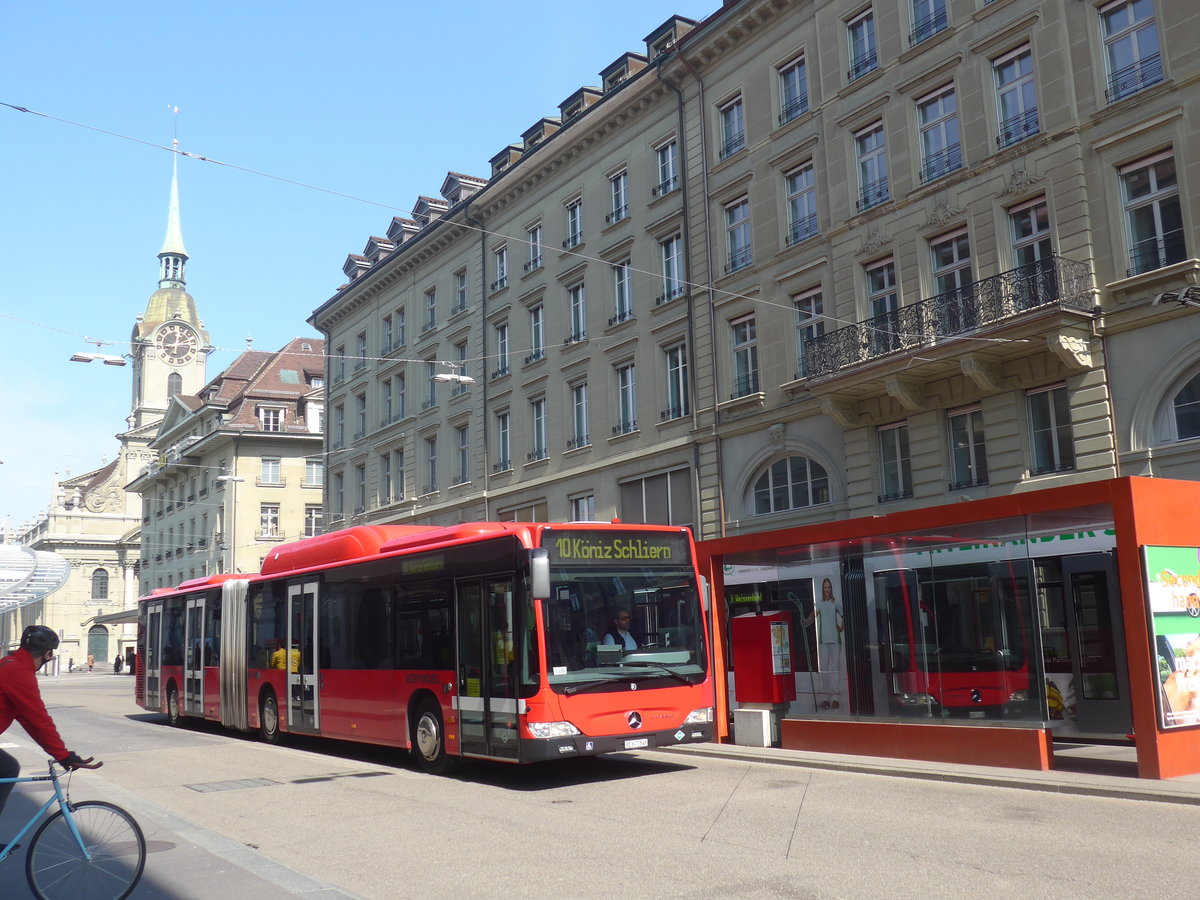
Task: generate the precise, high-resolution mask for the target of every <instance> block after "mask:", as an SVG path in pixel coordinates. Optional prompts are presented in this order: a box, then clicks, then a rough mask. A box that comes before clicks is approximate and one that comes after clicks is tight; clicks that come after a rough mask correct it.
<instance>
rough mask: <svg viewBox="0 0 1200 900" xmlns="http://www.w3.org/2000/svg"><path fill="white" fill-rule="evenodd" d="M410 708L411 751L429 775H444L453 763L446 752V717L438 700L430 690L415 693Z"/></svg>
mask: <svg viewBox="0 0 1200 900" xmlns="http://www.w3.org/2000/svg"><path fill="white" fill-rule="evenodd" d="M410 709H412V710H413V713H412V715H411V717H410V733H411V743H412V754H413V756H415V757H416V759H417V764H418V765H420V767H421V768H422V769H423V770H425V771H426V772H429V773H430V774H431V775H444V774H445V773H446V772H448V771H449V770H450V768H451V766H452V765H453V763H454V761H455V760H454V759H453V758H452V757H450V756H449V755H448V754H447V753H446V720H445V717H444V716H443V715H442V707H441V704H440V703H438V701H437V699H436V698H435V697H434V696H433V695H432V694H430V693H424V694H423V695H418V696H414V697H413V700H412V705H411V706H410Z"/></svg>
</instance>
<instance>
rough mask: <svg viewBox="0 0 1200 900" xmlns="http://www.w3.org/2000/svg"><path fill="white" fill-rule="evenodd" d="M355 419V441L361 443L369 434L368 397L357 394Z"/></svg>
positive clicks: (355, 398) (363, 394)
mask: <svg viewBox="0 0 1200 900" xmlns="http://www.w3.org/2000/svg"><path fill="white" fill-rule="evenodd" d="M354 409H355V417H354V421H355V423H356V425H357V427H356V428H355V430H354V440H356V441H361V440H362V439H363V437H365V436H366V433H367V395H366V394H365V393H362V394H356V395H355V397H354Z"/></svg>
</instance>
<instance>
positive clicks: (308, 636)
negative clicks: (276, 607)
mask: <svg viewBox="0 0 1200 900" xmlns="http://www.w3.org/2000/svg"><path fill="white" fill-rule="evenodd" d="M317 641H318V635H317V583H316V582H315V581H308V582H305V583H303V584H291V585H288V634H287V647H288V649H287V691H288V731H304V732H309V733H316V732H317V731H318V730H319V729H320V725H321V720H320V702H319V700H320V698H319V691H318V687H319V685H318V675H317Z"/></svg>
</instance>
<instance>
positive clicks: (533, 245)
mask: <svg viewBox="0 0 1200 900" xmlns="http://www.w3.org/2000/svg"><path fill="white" fill-rule="evenodd" d="M526 234H527V235H528V241H529V261H528V262H527V263H525V271H526V272H532V271H534V270H535V269H540V268H541V267H542V223H541V222H538V223H537V224H536V225H534V226H532V227H530V228H529V230H528V231H527V232H526Z"/></svg>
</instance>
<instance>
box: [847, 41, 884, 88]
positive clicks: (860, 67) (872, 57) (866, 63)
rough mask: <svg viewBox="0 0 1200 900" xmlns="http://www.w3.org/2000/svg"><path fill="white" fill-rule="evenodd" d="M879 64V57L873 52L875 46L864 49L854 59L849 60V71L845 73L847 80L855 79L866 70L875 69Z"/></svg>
mask: <svg viewBox="0 0 1200 900" xmlns="http://www.w3.org/2000/svg"><path fill="white" fill-rule="evenodd" d="M878 66H879V57H878V56H876V54H875V48H873V47H872V48H871V49H870V50H865V51H863V52H862V53H860V54H859V55H858V56H856V57H854V59H852V60H850V71H848V72H847V73H846V80H847V81H857V80H858V79H859V78H862V77H863V76H864V75H866V74H867V73H868V72H873V71H875V69H876V68H878Z"/></svg>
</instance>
